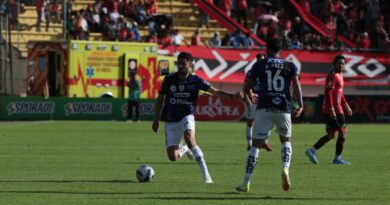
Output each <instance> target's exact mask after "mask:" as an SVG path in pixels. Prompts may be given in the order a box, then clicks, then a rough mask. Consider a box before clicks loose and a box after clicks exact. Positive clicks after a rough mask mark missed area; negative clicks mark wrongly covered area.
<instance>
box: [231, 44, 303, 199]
mask: <svg viewBox="0 0 390 205" xmlns="http://www.w3.org/2000/svg"><path fill="white" fill-rule="evenodd" d="M281 49H282V42H281V40H280V39H277V38H275V39H270V40H268V41H267V57H266V58H265V59H264V60H261V61H258V62H256V63H255V64H254V65H253V67H252V69H251V70H250V71H248V73H247V76H246V79H245V83H244V85H243V91H244V94H245V95H246V97H247V98H249V99H252V96H251V95H252V92H251V88H252V87H253V85H254V83H255V82H256V80H257V79H258V82H259V92H258V95H259V97H260V100H259V101H258V104H257V109H256V113H255V119H254V126H253V135H252V147H251V148H250V150H249V152H248V158H247V160H246V168H245V177H244V182H243V183H242V184H241V185H240V186H237V187H236V190H237V191H239V192H248V191H249V188H250V179H251V176H252V173H253V170H254V168H255V165H256V162H257V160H258V157H259V149H260V148H261V147H262V146H264V144H265V143H266V140H267V139H268V137H269V135H270V131H271V129H272V128H273V127H274V126H276V132H277V133H278V134H279V139H280V142H281V145H282V147H281V154H282V174H281V176H282V188H283V190H285V191H289V190H290V187H291V182H290V178H289V167H290V162H291V155H292V147H291V132H292V127H291V112H292V114H293V115H294V116H300V115H301V112H302V110H303V101H302V91H301V85H300V83H299V77H298V69H297V67H296V66H295V65H294V63H292V62H289V61H286V60H283V59H280V58H279V54H280V51H281ZM291 82H292V83H293V88H294V95H295V97H296V98H297V100H298V104H299V106H298V108H297V109H295V110H294V111H292V108H291V94H290V84H291ZM251 101H252V100H249V102H251Z"/></svg>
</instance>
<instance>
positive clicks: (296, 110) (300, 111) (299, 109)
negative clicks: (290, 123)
mask: <svg viewBox="0 0 390 205" xmlns="http://www.w3.org/2000/svg"><path fill="white" fill-rule="evenodd" d="M302 111H303V107H298V108H297V109H295V110H294V111H293V116H294V117H299V116H301V114H302Z"/></svg>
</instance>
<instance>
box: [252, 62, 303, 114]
mask: <svg viewBox="0 0 390 205" xmlns="http://www.w3.org/2000/svg"><path fill="white" fill-rule="evenodd" d="M297 75H298V68H297V67H296V66H295V65H294V63H292V62H289V61H286V60H283V59H280V58H277V57H271V56H268V57H267V58H265V59H263V60H260V61H258V62H256V63H255V64H254V65H253V66H252V68H251V69H250V70H249V71H248V73H247V74H246V79H248V80H250V81H252V82H253V83H256V84H257V85H258V87H259V90H258V91H257V94H258V95H259V102H258V104H257V109H271V110H278V111H281V112H286V113H291V94H290V84H291V79H292V78H293V76H297Z"/></svg>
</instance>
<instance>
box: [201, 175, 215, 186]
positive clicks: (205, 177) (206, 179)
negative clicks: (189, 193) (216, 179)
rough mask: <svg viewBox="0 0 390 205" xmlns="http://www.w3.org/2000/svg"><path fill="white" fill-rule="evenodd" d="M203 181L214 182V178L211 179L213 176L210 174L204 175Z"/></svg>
mask: <svg viewBox="0 0 390 205" xmlns="http://www.w3.org/2000/svg"><path fill="white" fill-rule="evenodd" d="M203 181H204V183H206V184H212V183H213V179H211V176H210V175H206V176H204V177H203Z"/></svg>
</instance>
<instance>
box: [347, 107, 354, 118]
mask: <svg viewBox="0 0 390 205" xmlns="http://www.w3.org/2000/svg"><path fill="white" fill-rule="evenodd" d="M346 111H347V115H348V116H352V113H353V112H352V109H351V108H350V107H347V108H346Z"/></svg>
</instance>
